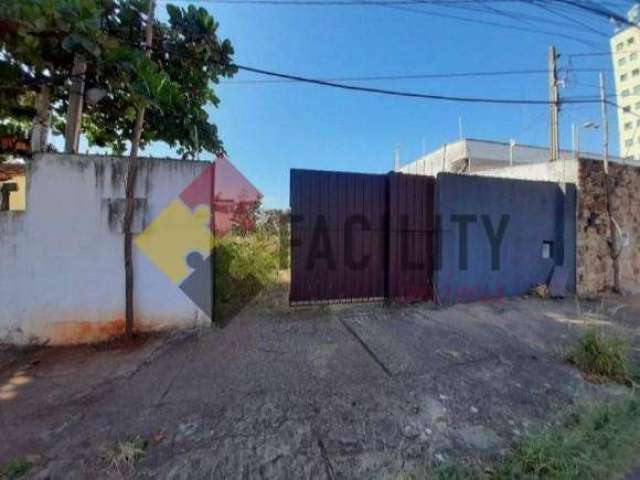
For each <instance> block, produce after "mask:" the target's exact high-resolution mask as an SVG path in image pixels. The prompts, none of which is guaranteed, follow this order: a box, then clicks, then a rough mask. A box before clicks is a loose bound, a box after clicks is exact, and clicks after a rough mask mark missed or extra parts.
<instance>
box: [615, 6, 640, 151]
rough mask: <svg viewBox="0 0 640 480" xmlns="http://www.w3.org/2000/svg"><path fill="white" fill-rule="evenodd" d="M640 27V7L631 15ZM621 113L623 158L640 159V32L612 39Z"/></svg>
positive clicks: (629, 30)
mask: <svg viewBox="0 0 640 480" xmlns="http://www.w3.org/2000/svg"><path fill="white" fill-rule="evenodd" d="M627 18H628V20H629V21H630V22H633V23H635V24H638V23H640V5H638V4H636V5H634V6H633V7H632V8H631V9H630V10H629V13H628V14H627ZM611 55H612V60H613V71H614V75H615V85H616V95H617V99H618V100H617V103H618V105H620V107H621V108H619V109H618V130H619V142H620V156H622V157H633V158H635V159H636V160H638V159H640V28H637V27H628V28H625V29H623V30H620V31H619V32H617V33H616V34H615V35H614V36H613V37H612V38H611Z"/></svg>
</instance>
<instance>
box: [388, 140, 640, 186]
mask: <svg viewBox="0 0 640 480" xmlns="http://www.w3.org/2000/svg"><path fill="white" fill-rule="evenodd" d="M510 156H511V147H510V145H509V144H508V143H504V142H493V141H487V140H474V139H470V138H465V139H462V140H458V141H457V142H454V143H451V144H448V145H444V146H442V147H440V148H439V149H437V150H435V151H433V152H430V153H428V154H427V155H424V156H422V157H420V158H418V159H417V160H415V161H413V162H410V163H408V164H406V165H403V166H401V167H400V168H398V171H400V172H403V173H410V174H415V175H430V176H434V175H437V174H438V173H444V172H448V173H462V172H464V173H473V174H476V173H477V174H485V171H487V170H490V171H492V172H498V171H501V170H503V169H506V168H516V169H517V168H519V167H520V166H521V165H522V166H523V168H525V169H526V168H528V167H533V166H535V165H536V164H538V165H546V164H548V163H549V149H548V148H546V147H534V146H530V145H518V144H516V145H515V146H514V147H513V167H510V166H509V162H510ZM581 157H586V158H589V159H592V160H600V159H601V158H602V157H601V155H600V154H597V153H584V154H582V155H581ZM609 161H610V162H614V163H622V162H623V159H621V158H618V157H612V156H611V157H610V158H609ZM624 161H625V162H627V163H628V164H630V165H635V166H640V162H638V161H634V160H631V159H626V160H624ZM571 162H575V152H572V151H569V150H560V159H559V162H558V164H563V163H566V164H567V167H568V165H569V163H571ZM554 165H555V164H554ZM515 173H519V174H522V173H523V172H517V170H516V171H515ZM534 173H537V174H543V173H544V167H542V168H541V169H540V170H537V171H534ZM490 176H496V175H490ZM538 179H539V178H532V180H538ZM555 181H563V182H573V181H574V180H572V179H571V178H567V179H566V180H563V179H562V178H558V179H556V180H555Z"/></svg>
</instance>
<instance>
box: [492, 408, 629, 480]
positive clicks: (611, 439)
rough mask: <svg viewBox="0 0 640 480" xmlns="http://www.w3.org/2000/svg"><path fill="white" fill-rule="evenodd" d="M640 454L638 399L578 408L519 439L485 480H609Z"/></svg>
mask: <svg viewBox="0 0 640 480" xmlns="http://www.w3.org/2000/svg"><path fill="white" fill-rule="evenodd" d="M638 452H640V398H639V397H638V396H633V397H630V398H628V399H626V400H624V401H618V402H612V403H607V404H601V405H597V406H590V407H583V408H582V409H579V410H576V411H574V412H572V413H571V414H569V415H568V416H567V417H566V418H565V421H564V422H563V423H562V424H560V425H558V426H556V427H554V428H550V429H547V430H546V431H544V432H542V433H540V434H538V435H532V436H529V437H527V438H526V439H524V440H523V441H522V442H521V443H520V444H518V446H517V447H516V448H515V450H514V452H513V454H512V455H511V456H510V457H509V458H507V459H506V460H505V461H504V462H503V464H502V465H500V467H499V468H498V470H497V472H496V473H495V474H494V475H493V476H492V477H491V478H492V479H495V480H503V479H504V480H506V479H558V480H560V479H562V480H565V479H566V480H570V479H576V480H578V479H600V478H611V477H612V476H613V475H614V474H615V473H621V472H624V470H625V469H627V468H629V467H630V466H631V463H632V462H633V460H634V459H636V458H637V455H638Z"/></svg>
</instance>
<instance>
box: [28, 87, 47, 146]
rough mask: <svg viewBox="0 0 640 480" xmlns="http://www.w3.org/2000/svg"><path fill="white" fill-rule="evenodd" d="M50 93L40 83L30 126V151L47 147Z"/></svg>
mask: <svg viewBox="0 0 640 480" xmlns="http://www.w3.org/2000/svg"><path fill="white" fill-rule="evenodd" d="M50 106H51V94H50V92H49V87H48V86H46V85H42V86H41V87H40V93H39V94H38V98H37V99H36V115H35V117H33V124H32V127H31V152H33V153H36V152H44V151H45V150H46V149H47V138H48V136H49V123H50V121H51V113H50Z"/></svg>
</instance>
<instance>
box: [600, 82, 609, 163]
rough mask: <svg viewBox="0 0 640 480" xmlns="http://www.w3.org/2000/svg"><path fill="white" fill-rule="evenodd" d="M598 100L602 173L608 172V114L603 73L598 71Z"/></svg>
mask: <svg viewBox="0 0 640 480" xmlns="http://www.w3.org/2000/svg"><path fill="white" fill-rule="evenodd" d="M600 102H601V104H602V161H603V162H604V173H605V174H606V175H608V174H609V115H608V112H607V91H606V86H605V82H604V73H602V72H600Z"/></svg>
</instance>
